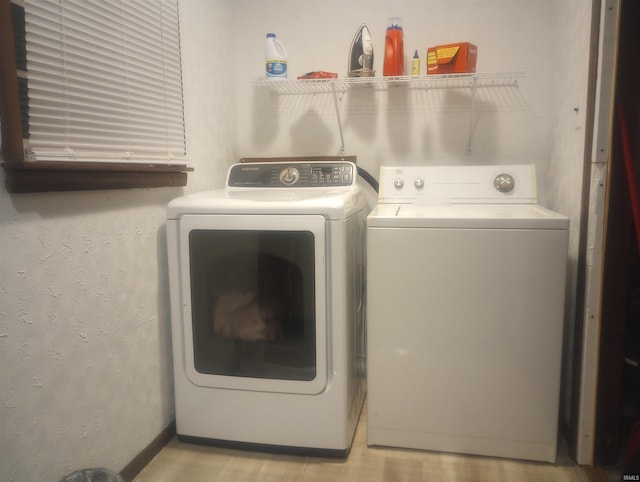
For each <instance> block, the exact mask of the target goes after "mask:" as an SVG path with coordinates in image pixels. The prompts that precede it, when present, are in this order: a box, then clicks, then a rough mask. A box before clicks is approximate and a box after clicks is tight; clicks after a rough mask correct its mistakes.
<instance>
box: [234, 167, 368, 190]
mask: <svg viewBox="0 0 640 482" xmlns="http://www.w3.org/2000/svg"><path fill="white" fill-rule="evenodd" d="M355 181H356V166H355V164H353V163H351V162H301V163H295V162H294V163H280V162H255V163H241V164H234V165H233V166H231V169H230V170H229V177H228V179H227V187H231V188H243V187H244V188H263V187H264V188H283V187H284V188H286V187H325V188H326V187H333V186H352V185H353V184H355Z"/></svg>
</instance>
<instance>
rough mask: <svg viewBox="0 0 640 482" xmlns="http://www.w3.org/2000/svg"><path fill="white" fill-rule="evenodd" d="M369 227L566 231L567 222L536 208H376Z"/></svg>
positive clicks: (555, 214)
mask: <svg viewBox="0 0 640 482" xmlns="http://www.w3.org/2000/svg"><path fill="white" fill-rule="evenodd" d="M367 225H368V226H369V227H380V228H449V229H456V228H458V229H568V228H569V218H567V217H566V216H563V215H561V214H558V213H555V212H553V211H549V210H548V209H545V208H543V207H541V206H538V205H537V204H447V205H437V204H429V205H427V204H379V205H378V206H377V207H376V208H375V209H374V210H373V211H372V212H371V214H370V215H369V217H368V218H367Z"/></svg>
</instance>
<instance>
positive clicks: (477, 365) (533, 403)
mask: <svg viewBox="0 0 640 482" xmlns="http://www.w3.org/2000/svg"><path fill="white" fill-rule="evenodd" d="M367 223H368V227H367V246H368V248H367V249H368V263H367V270H368V275H367V277H368V313H367V318H368V325H367V330H368V334H367V336H368V341H367V353H368V443H369V445H383V446H394V447H406V448H414V449H425V450H435V451H444V452H454V453H461V454H477V455H487V456H497V457H508V458H516V459H529V460H538V461H548V462H554V461H555V460H556V448H557V445H556V444H557V437H558V413H559V396H560V373H561V349H562V335H563V333H562V332H563V313H564V296H565V273H566V265H567V249H568V237H569V234H568V226H569V221H568V219H567V218H566V217H565V216H562V215H560V214H557V213H554V212H551V211H549V210H547V209H544V208H542V207H540V206H538V205H537V197H536V175H535V169H534V167H533V166H475V167H462V166H455V167H454V166H451V167H383V168H382V169H381V174H380V196H379V205H378V207H377V208H376V209H374V210H373V211H372V212H371V214H370V215H369V217H368V220H367Z"/></svg>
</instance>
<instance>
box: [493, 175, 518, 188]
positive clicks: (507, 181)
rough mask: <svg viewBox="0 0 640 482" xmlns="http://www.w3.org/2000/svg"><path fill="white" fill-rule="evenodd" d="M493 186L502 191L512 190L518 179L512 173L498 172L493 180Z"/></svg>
mask: <svg viewBox="0 0 640 482" xmlns="http://www.w3.org/2000/svg"><path fill="white" fill-rule="evenodd" d="M493 186H494V187H495V188H496V189H497V190H498V191H500V192H511V191H513V188H514V187H515V186H516V180H515V179H514V178H513V176H512V175H511V174H498V175H497V176H496V178H495V179H494V181H493Z"/></svg>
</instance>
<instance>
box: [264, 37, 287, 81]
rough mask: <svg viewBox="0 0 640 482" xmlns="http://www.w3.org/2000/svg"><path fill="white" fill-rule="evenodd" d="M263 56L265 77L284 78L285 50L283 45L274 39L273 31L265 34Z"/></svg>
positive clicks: (285, 66)
mask: <svg viewBox="0 0 640 482" xmlns="http://www.w3.org/2000/svg"><path fill="white" fill-rule="evenodd" d="M265 58H266V76H267V79H273V80H284V79H286V78H287V51H286V49H285V48H284V45H282V43H281V42H280V41H279V40H278V39H276V34H275V33H268V34H267V49H266V54H265Z"/></svg>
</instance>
